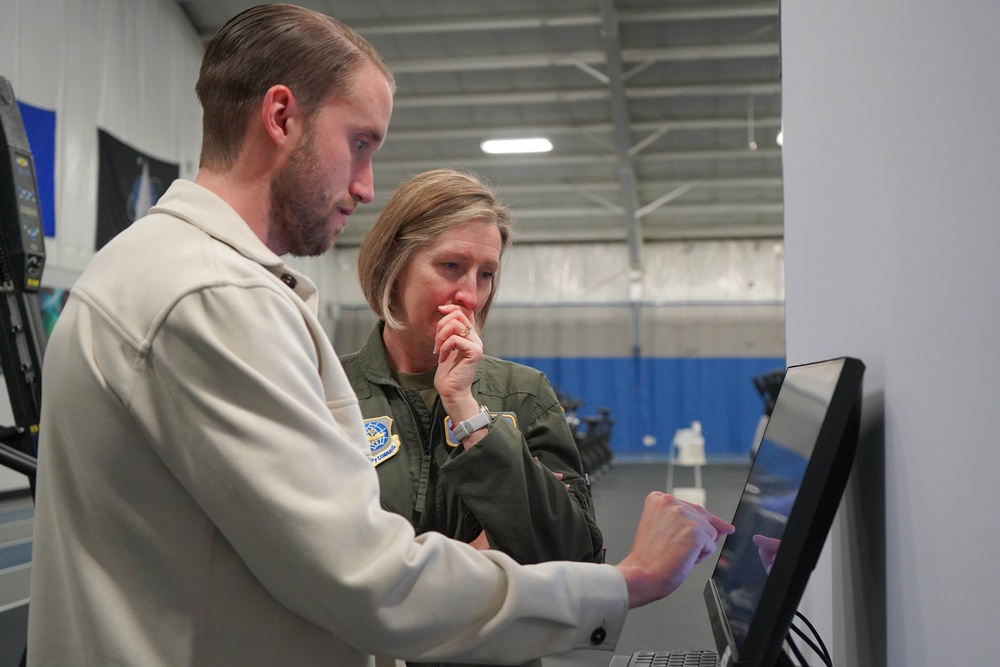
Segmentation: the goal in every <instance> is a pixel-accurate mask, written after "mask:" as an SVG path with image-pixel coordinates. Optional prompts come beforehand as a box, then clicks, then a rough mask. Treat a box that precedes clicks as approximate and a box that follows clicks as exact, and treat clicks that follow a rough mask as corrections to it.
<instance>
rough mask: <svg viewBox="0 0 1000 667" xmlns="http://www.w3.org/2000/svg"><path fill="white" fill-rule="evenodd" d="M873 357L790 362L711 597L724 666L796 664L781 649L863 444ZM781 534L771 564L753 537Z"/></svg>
mask: <svg viewBox="0 0 1000 667" xmlns="http://www.w3.org/2000/svg"><path fill="white" fill-rule="evenodd" d="M864 368H865V367H864V364H863V363H862V362H861V361H859V360H857V359H852V358H849V357H843V358H839V359H831V360H828V361H822V362H816V363H811V364H804V365H800V366H791V367H789V368H788V369H787V371H786V372H785V377H784V380H783V382H782V384H781V390H780V392H779V393H778V397H777V400H776V401H775V404H774V409H773V410H772V412H771V416H770V419H769V420H768V423H767V426H766V428H765V429H764V432H763V435H762V437H761V442H760V443H759V445H758V447H757V452H756V455H755V457H754V460H753V465H752V466H751V468H750V474H749V477H748V479H747V483H746V486H745V488H744V490H743V494H742V497H741V498H740V501H739V504H738V505H737V508H736V512H735V514H734V518H733V524H734V525H735V526H736V531H735V532H734V533H733V534H732V535H729V536H727V538H726V540H725V542H724V543H723V546H722V549H721V550H720V554H719V561H718V563H717V564H716V567H715V571H714V573H713V574H712V577H711V579H710V580H709V581H708V583H707V585H706V586H705V601H706V603H707V605H708V613H709V619H710V621H711V625H712V631H713V633H714V635H715V640H716V646H717V648H718V650H719V661H718V664H719V666H720V667H736V666H739V667H750V666H752V667H772V666H773V665H780V664H787V663H785V662H783V661H784V660H785V659H786V657H785V655H784V652H783V650H782V644H783V641H784V639H785V637H786V635H787V634H788V631H789V628H790V625H791V622H792V619H793V617H794V615H795V611H796V609H797V607H798V605H799V602H800V600H801V598H802V593H803V591H804V590H805V587H806V583H807V582H808V580H809V575H810V573H811V572H812V570H813V569H814V568H815V566H816V561H817V559H818V558H819V555H820V552H821V551H822V549H823V544H824V542H825V541H826V536H827V533H828V532H829V529H830V525H831V523H832V522H833V517H834V515H835V514H836V511H837V506H838V505H839V503H840V498H841V495H842V494H843V491H844V487H845V485H846V483H847V477H848V475H849V473H850V470H851V464H852V462H853V460H854V453H855V450H856V449H857V443H858V431H859V427H860V413H861V394H862V392H861V386H862V377H863V375H864ZM755 535H762V536H765V537H767V538H771V539H773V540H779V541H780V546H779V547H778V549H777V553H776V554H774V560H773V563H772V564H771V565H770V567H766V566H765V564H764V558H763V556H762V554H761V553H760V551H759V548H758V546H757V545H756V544H755V543H754V540H753V538H754V536H755Z"/></svg>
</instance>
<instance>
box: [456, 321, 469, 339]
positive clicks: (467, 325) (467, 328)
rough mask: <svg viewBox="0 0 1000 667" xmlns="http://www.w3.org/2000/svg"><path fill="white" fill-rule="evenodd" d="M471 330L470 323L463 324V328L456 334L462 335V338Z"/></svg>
mask: <svg viewBox="0 0 1000 667" xmlns="http://www.w3.org/2000/svg"><path fill="white" fill-rule="evenodd" d="M471 332H472V325H471V324H466V325H465V330H464V331H463V332H462V333H460V334H458V335H459V336H462V337H463V338H464V337H466V336H468V335H469V334H470V333H471Z"/></svg>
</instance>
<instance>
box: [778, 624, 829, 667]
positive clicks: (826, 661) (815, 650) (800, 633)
mask: <svg viewBox="0 0 1000 667" xmlns="http://www.w3.org/2000/svg"><path fill="white" fill-rule="evenodd" d="M788 627H789V630H791V631H792V632H794V633H795V634H797V635H798V636H799V637H800V638H801V639H802V641H804V642H805V643H806V645H808V646H809V648H810V649H812V652H813V653H815V654H816V655H817V656H818V657H819V659H820V660H822V661H823V664H824V665H826V667H833V663H831V662H830V657H829V656H828V655H824V654H823V652H822V651H821V650H820V647H819V646H817V645H816V643H815V642H813V641H812V640H811V639H809V637H808V636H807V635H806V633H805V632H803V631H802V630H800V629H799V627H798V626H796V625H795V624H794V623H792V624H791V625H789V626H788ZM789 641H791V639H789ZM803 664H805V663H803Z"/></svg>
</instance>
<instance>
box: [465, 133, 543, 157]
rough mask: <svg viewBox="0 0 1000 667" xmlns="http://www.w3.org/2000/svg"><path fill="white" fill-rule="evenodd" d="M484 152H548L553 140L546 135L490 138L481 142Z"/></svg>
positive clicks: (480, 145)
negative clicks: (524, 137)
mask: <svg viewBox="0 0 1000 667" xmlns="http://www.w3.org/2000/svg"><path fill="white" fill-rule="evenodd" d="M479 147H480V148H482V149H483V152H484V153H548V152H549V151H550V150H552V142H551V141H549V140H548V139H545V138H544V137H536V138H533V139H489V140H487V141H484V142H483V143H481V144H479Z"/></svg>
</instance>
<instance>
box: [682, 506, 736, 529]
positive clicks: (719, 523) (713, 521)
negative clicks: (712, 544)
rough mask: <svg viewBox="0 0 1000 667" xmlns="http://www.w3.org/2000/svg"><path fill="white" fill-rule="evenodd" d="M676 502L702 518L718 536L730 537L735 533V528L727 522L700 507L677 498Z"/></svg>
mask: <svg viewBox="0 0 1000 667" xmlns="http://www.w3.org/2000/svg"><path fill="white" fill-rule="evenodd" d="M677 502H679V503H684V505H686V506H687V507H689V508H691V509H693V510H694V511H696V512H698V513H699V514H701V516H702V517H704V519H705V520H706V521H707V522H708V524H709V525H710V526H712V528H714V529H715V531H716V532H717V533H719V535H730V534H732V533H734V532H735V531H736V526H734V525H733V524H731V523H729V522H728V521H724V520H723V519H720V518H719V517H717V516H715V515H714V514H712V513H711V512H709V511H708V510H707V509H705V508H704V507H702V506H701V505H697V504H695V503H691V502H688V501H686V500H681V499H679V498H678V499H677Z"/></svg>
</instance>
